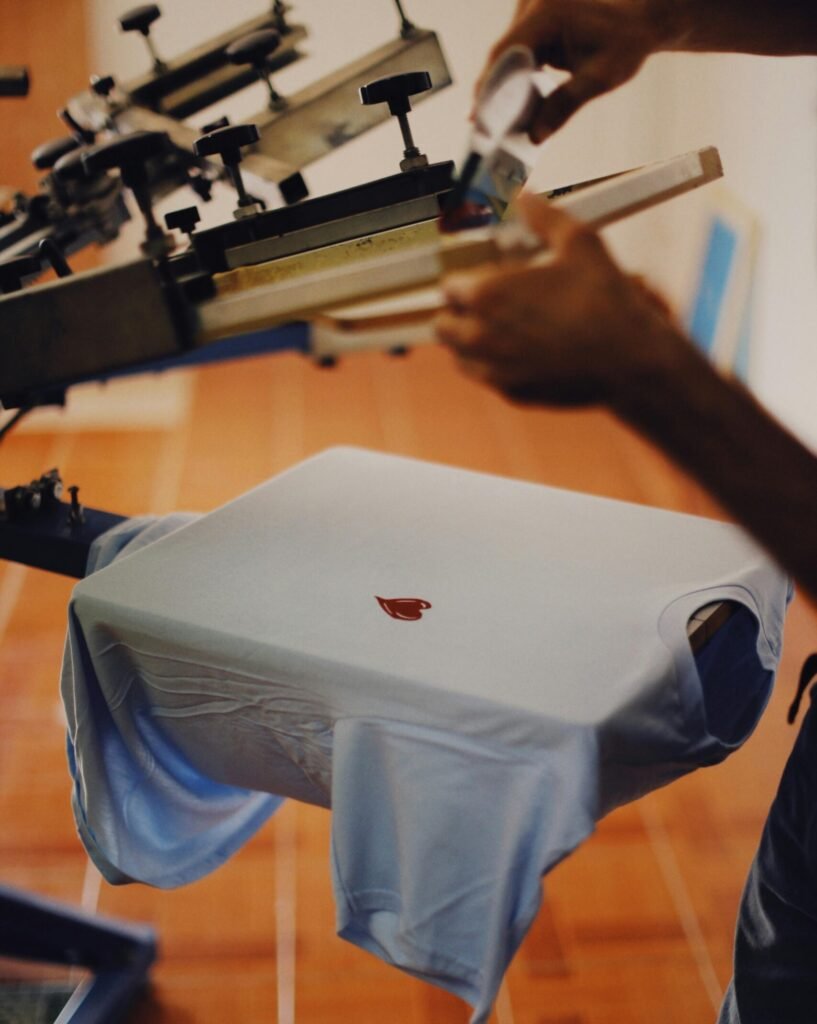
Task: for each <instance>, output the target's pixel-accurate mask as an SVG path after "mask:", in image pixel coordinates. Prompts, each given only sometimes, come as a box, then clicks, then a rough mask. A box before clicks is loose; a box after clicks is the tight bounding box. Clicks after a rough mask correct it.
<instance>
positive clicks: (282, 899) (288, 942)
mask: <svg viewBox="0 0 817 1024" xmlns="http://www.w3.org/2000/svg"><path fill="white" fill-rule="evenodd" d="M296 814H297V805H296V804H295V803H293V802H292V801H289V802H288V803H287V804H286V805H285V806H284V807H283V808H282V810H281V811H280V812H279V816H278V817H277V819H276V821H275V830H274V834H275V954H276V955H275V969H276V975H277V989H278V1022H277V1024H295V917H296V910H297V907H296V903H297V897H296V891H295V884H296V875H295V873H296V861H297V851H296V846H297V831H296V828H295V815H296Z"/></svg>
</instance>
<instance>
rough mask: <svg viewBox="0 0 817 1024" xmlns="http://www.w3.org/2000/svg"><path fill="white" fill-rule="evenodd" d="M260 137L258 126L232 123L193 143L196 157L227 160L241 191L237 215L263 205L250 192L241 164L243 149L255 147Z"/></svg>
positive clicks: (228, 171) (230, 174) (244, 213)
mask: <svg viewBox="0 0 817 1024" xmlns="http://www.w3.org/2000/svg"><path fill="white" fill-rule="evenodd" d="M258 138H259V135H258V128H257V127H256V126H255V125H254V124H230V125H227V126H226V127H225V128H217V129H216V130H215V131H214V132H209V133H208V134H207V135H202V137H201V138H200V139H196V141H195V142H194V143H193V152H194V153H195V154H196V156H205V157H206V156H220V157H221V159H222V161H223V162H224V166H225V167H226V169H227V174H228V175H229V177H230V181H231V182H232V184H233V188H234V189H235V190H236V192H237V193H238V209H237V210H236V211H235V216H236V217H246V216H249V215H250V214H253V213H257V212H258V207H259V206H260V207H261V208H262V209H263V208H264V204H263V203H262V202H261V201H260V200H258V199H256V198H255V197H254V196H251V195H250V194H249V193H248V192H247V190H246V188H245V187H244V180H243V178H242V177H241V171H240V170H239V167H238V165H239V164H240V163H241V150H242V149H243V148H244V146H252V145H253V144H254V143H256V142H258Z"/></svg>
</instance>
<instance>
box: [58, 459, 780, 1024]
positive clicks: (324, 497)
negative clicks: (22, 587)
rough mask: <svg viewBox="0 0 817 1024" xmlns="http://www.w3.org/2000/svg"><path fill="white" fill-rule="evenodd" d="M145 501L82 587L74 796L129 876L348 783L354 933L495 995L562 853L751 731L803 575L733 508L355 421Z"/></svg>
mask: <svg viewBox="0 0 817 1024" xmlns="http://www.w3.org/2000/svg"><path fill="white" fill-rule="evenodd" d="M143 525H144V524H143ZM138 526H139V524H131V525H130V526H127V525H126V526H125V527H123V528H122V529H123V530H129V531H130V533H131V534H133V535H134V536H135V539H134V540H133V543H132V544H131V545H130V546H129V547H126V548H125V549H124V552H123V555H122V557H120V558H117V559H116V560H115V561H113V562H112V564H110V565H109V566H108V567H107V568H100V571H98V572H95V573H94V574H93V575H92V576H90V577H89V578H88V579H86V580H84V581H83V582H81V583H80V584H79V585H78V586H77V588H76V590H75V592H74V596H73V598H72V601H71V607H70V611H69V632H68V645H67V651H66V658H65V667H64V674H63V693H64V696H65V702H66V709H67V714H68V721H69V752H70V756H71V765H72V772H73V775H74V779H75V792H74V805H75V811H76V815H77V820H78V823H79V828H80V833H81V835H82V837H83V840H84V841H85V843H86V845H87V847H88V849H89V852H90V853H91V855H92V857H94V859H95V860H96V862H97V864H98V865H99V866H100V869H101V870H102V872H103V874H104V875H105V876H106V877H107V878H109V879H110V880H112V881H126V880H128V879H138V880H141V881H144V882H148V883H150V884H152V885H158V886H173V885H180V884H184V883H185V882H189V881H192V880H193V879H195V878H198V877H200V876H201V875H203V874H205V873H206V872H207V871H210V870H212V869H213V868H214V867H216V866H217V865H218V864H220V863H222V862H223V860H224V859H225V858H226V857H228V856H229V855H230V854H231V853H232V852H233V851H234V850H235V849H236V848H237V847H238V846H239V845H240V844H241V843H243V842H244V841H245V840H246V839H247V838H248V837H249V836H250V835H251V834H252V832H253V831H254V830H255V829H256V828H258V826H259V825H260V824H261V822H263V821H264V820H265V819H266V818H267V816H268V815H269V814H270V813H271V812H272V810H274V808H275V806H276V805H277V802H278V800H279V799H280V798H281V797H285V796H290V797H294V798H296V799H300V800H305V801H308V802H310V803H315V804H319V805H321V806H325V807H331V808H332V815H333V816H332V854H331V857H332V874H333V882H334V892H335V900H336V906H337V922H338V931H339V933H340V934H341V935H342V936H343V937H345V938H347V939H349V940H351V941H352V942H355V943H357V944H358V945H361V946H363V947H364V948H366V949H369V950H371V951H372V952H374V953H376V954H377V955H379V956H381V957H382V958H383V959H385V960H386V961H388V962H390V963H393V964H395V965H397V966H398V967H400V968H402V969H403V970H406V971H408V972H410V973H412V974H415V975H418V976H420V977H422V978H425V979H427V980H428V981H430V982H432V983H434V984H438V985H442V986H443V987H445V988H447V989H449V990H450V991H452V992H455V993H457V994H458V995H460V996H461V997H462V998H464V999H466V1000H467V1001H468V1002H469V1003H470V1004H471V1005H472V1006H473V1007H474V1008H475V1014H474V1018H473V1020H474V1022H482V1021H485V1020H486V1019H487V1017H488V1014H489V1012H490V1008H491V1004H492V1001H493V999H494V997H495V995H496V992H497V990H498V987H499V984H500V982H501V979H502V975H503V973H504V971H505V969H506V968H507V966H508V964H509V962H510V959H511V957H512V956H513V953H514V952H515V950H516V948H517V947H518V945H519V943H520V942H521V940H522V938H523V937H524V935H525V933H526V931H527V929H528V927H529V926H530V923H531V922H532V920H533V918H534V916H535V914H536V911H537V908H538V906H539V902H540V898H541V885H540V881H541V876H542V874H543V873H544V872H545V871H547V870H548V869H549V868H551V867H552V866H553V865H554V864H556V863H557V862H558V861H559V860H560V859H561V858H562V857H564V856H566V855H567V854H568V853H569V852H570V851H571V850H572V849H574V848H575V847H576V846H577V845H578V844H579V843H580V842H581V841H582V840H583V839H584V838H585V837H586V836H587V835H588V834H589V833H590V832H591V831H592V829H593V827H594V823H595V821H597V820H598V819H599V818H600V817H601V816H602V815H603V814H605V813H606V812H607V811H609V810H610V809H612V808H613V807H615V806H617V805H618V804H620V803H623V802H625V801H627V800H630V799H633V798H635V797H636V796H639V795H641V794H642V793H644V792H646V791H648V790H650V789H653V788H655V787H656V786H659V785H662V784H664V783H666V782H668V781H670V780H672V779H673V778H676V777H677V776H678V775H680V774H683V773H684V772H686V771H689V770H691V769H692V768H694V767H696V766H698V765H701V764H710V763H714V762H716V761H718V760H721V759H722V758H723V757H725V756H726V755H727V754H728V753H729V752H730V751H731V750H732V749H734V748H735V747H737V746H739V745H740V743H741V742H742V741H743V740H744V739H745V738H746V736H747V735H748V733H749V732H750V731H751V729H752V728H753V727H754V725H755V723H756V721H757V719H758V717H759V715H760V713H761V711H762V709H763V707H764V706H765V703H766V700H767V699H768V696H769V692H770V688H771V681H772V675H773V672H774V670H775V668H776V665H777V662H778V659H779V655H780V647H781V642H782V627H783V619H784V615H785V608H786V604H787V600H788V597H789V588H788V582H787V580H786V578H785V577H784V575H783V574H782V573H781V572H780V571H779V570H778V569H777V568H776V567H775V566H774V565H773V564H772V563H770V562H769V560H768V558H767V557H766V556H765V555H764V554H763V553H762V552H761V551H760V550H759V549H758V548H757V547H756V546H755V545H754V544H753V543H752V541H750V540H749V539H748V538H747V537H746V535H745V534H744V533H742V532H741V531H740V530H738V529H736V528H735V527H733V526H730V525H728V524H724V523H718V522H713V521H710V520H705V519H700V518H696V517H692V516H684V515H678V514H676V513H670V512H664V511H659V510H656V509H651V508H645V507H642V506H636V505H629V504H625V503H622V502H615V501H610V500H608V499H601V498H594V497H589V496H587V495H582V494H574V493H571V492H566V491H559V490H554V489H551V488H547V487H542V486H538V485H533V484H527V483H521V482H518V481H511V480H504V479H500V478H496V477H490V476H486V475H483V474H478V473H471V472H465V471H462V470H456V469H451V468H448V467H443V466H436V465H430V464H427V463H422V462H417V461H414V460H411V459H404V458H396V457H392V456H384V455H379V454H375V453H372V452H366V451H362V450H357V449H332V450H330V451H328V452H325V453H323V454H321V455H319V456H317V457H315V458H313V459H310V460H308V461H307V462H305V463H303V464H301V465H299V466H297V467H295V468H294V469H292V470H289V471H288V472H286V473H284V474H282V475H280V476H278V477H276V478H274V479H273V480H271V481H269V482H268V483H266V484H263V485H262V486H261V487H258V488H256V489H255V490H254V491H251V492H250V493H249V494H247V495H244V496H243V497H242V498H239V499H238V500H236V501H234V502H231V503H230V504H229V505H226V506H225V507H224V508H221V509H218V510H217V511H215V512H213V513H210V514H209V515H206V516H203V517H201V518H198V519H193V518H191V519H188V520H186V521H185V522H184V523H183V524H181V523H180V521H179V520H171V521H170V522H167V521H159V522H158V523H156V522H154V523H152V524H150V525H148V526H147V529H146V531H145V532H144V533H141V534H140V533H139V531H138ZM169 527H172V528H173V529H172V532H169V533H167V535H166V536H163V537H161V538H160V539H156V540H155V542H154V543H149V542H150V541H151V540H152V539H153V538H154V537H155V536H156V534H157V532H159V533H161V532H163V531H166V530H167V529H168V528H169ZM122 540H123V536H122V534H120V535H119V536H118V537H117V535H115V534H114V535H111V536H108V537H107V538H105V537H103V538H102V539H101V541H100V542H99V550H98V563H97V564H98V565H99V566H101V564H102V563H103V562H104V561H107V560H109V559H110V558H111V557H112V555H114V554H115V553H116V552H117V550H118V549H119V548H120V547H121V541H122ZM137 545H142V546H141V550H137V551H134V547H135V546H137ZM724 600H731V601H734V602H736V603H738V604H740V605H742V606H743V607H744V608H746V609H748V611H749V612H750V613H751V615H752V616H753V620H752V621H753V622H755V623H756V625H757V629H756V633H755V631H751V630H750V631H749V633H748V636H747V638H745V639H744V641H743V648H742V649H741V651H740V652H739V653H740V656H741V657H745V658H746V659H747V665H748V666H749V668H748V669H747V670H746V671H745V672H743V671H742V670H741V671H737V670H736V671H735V672H731V670H730V667H729V665H727V666H726V668H725V670H723V671H720V673H719V678H722V679H723V680H724V685H722V686H715V685H713V687H712V689H711V692H710V686H709V683H707V687H706V688H704V687H703V686H702V683H701V679H700V678H699V676H698V673H697V671H696V668H695V662H694V660H693V657H692V653H691V651H690V648H689V645H688V643H687V638H686V625H687V621H688V619H689V618H690V616H691V615H692V614H693V612H695V611H696V610H697V609H698V608H700V607H702V606H704V605H708V604H710V603H712V602H714V601H724ZM730 657H731V655H730ZM736 664H738V663H737V662H736ZM727 684H728V688H727ZM735 693H738V694H739V696H740V699H739V700H736V699H733V694H735ZM270 794H275V795H274V796H273V795H270Z"/></svg>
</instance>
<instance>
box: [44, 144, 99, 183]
mask: <svg viewBox="0 0 817 1024" xmlns="http://www.w3.org/2000/svg"><path fill="white" fill-rule="evenodd" d="M90 148H91V147H90V146H78V147H77V148H76V149H74V150H71V151H70V152H68V153H66V154H65V155H64V156H61V157H60V158H59V159H58V160H57V161H55V163H54V166H53V168H52V170H53V173H54V177H55V178H56V179H57V181H59V182H60V183H61V184H64V185H67V184H68V183H69V182H72V181H82V179H83V178H87V177H88V172H87V171H86V170H85V164H84V163H83V162H82V158H83V156H84V155H85V154H86V153H87V152H88V150H89V149H90Z"/></svg>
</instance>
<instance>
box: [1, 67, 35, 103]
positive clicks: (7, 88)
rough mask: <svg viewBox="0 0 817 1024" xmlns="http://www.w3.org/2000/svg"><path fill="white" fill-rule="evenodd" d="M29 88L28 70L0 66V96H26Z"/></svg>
mask: <svg viewBox="0 0 817 1024" xmlns="http://www.w3.org/2000/svg"><path fill="white" fill-rule="evenodd" d="M30 86H31V79H30V78H29V76H28V68H26V67H18V66H14V67H8V66H7V67H2V66H0V96H28V90H29V88H30Z"/></svg>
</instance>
